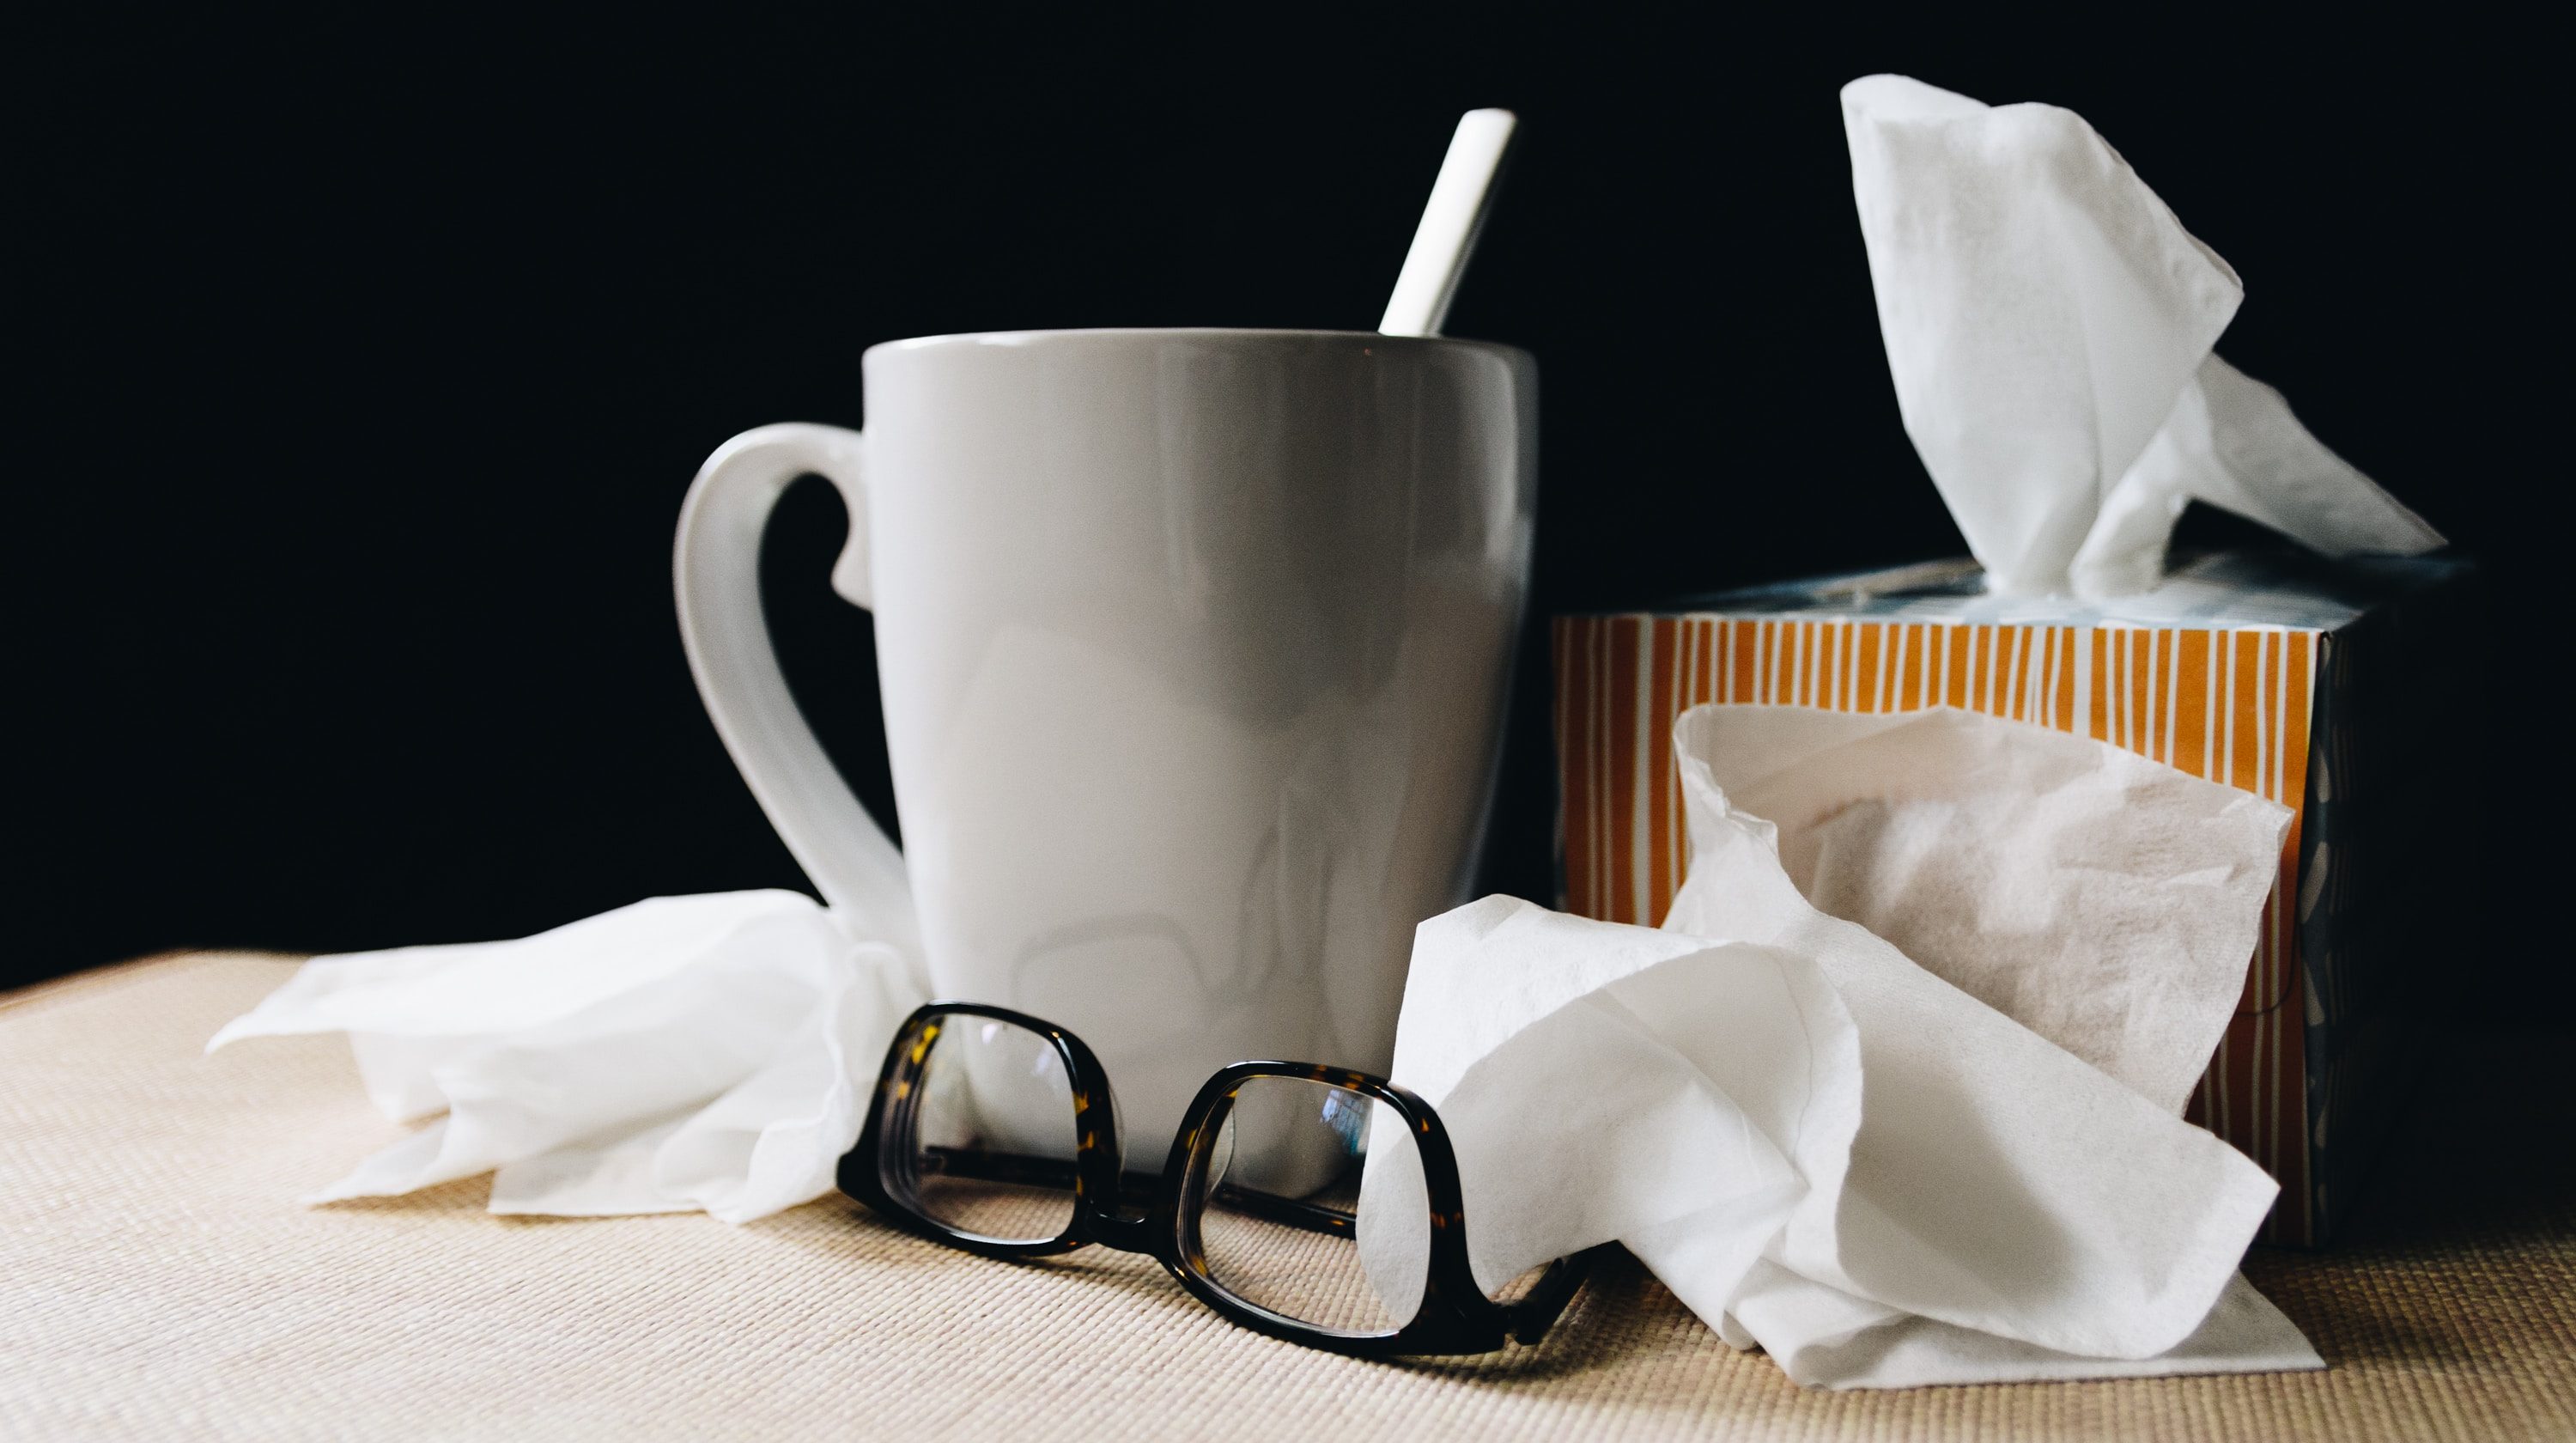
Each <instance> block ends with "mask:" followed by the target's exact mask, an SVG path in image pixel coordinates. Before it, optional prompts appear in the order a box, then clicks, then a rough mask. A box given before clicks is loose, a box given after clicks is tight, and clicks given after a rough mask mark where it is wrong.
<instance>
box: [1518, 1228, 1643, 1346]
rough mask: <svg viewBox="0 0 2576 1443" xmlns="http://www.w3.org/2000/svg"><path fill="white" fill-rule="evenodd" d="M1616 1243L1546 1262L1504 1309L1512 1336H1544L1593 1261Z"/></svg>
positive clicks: (1527, 1339) (1527, 1341)
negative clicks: (1520, 1293)
mask: <svg viewBox="0 0 2576 1443" xmlns="http://www.w3.org/2000/svg"><path fill="white" fill-rule="evenodd" d="M1617 1246H1618V1244H1616V1243H1603V1244H1601V1245H1600V1246H1599V1247H1594V1248H1586V1249H1584V1250H1583V1251H1582V1252H1579V1253H1576V1254H1574V1255H1573V1256H1572V1257H1564V1258H1558V1259H1557V1260H1556V1261H1555V1262H1552V1263H1550V1264H1548V1265H1547V1271H1546V1272H1544V1273H1541V1274H1539V1279H1538V1282H1537V1283H1536V1284H1535V1285H1533V1286H1532V1287H1531V1288H1530V1290H1529V1291H1528V1292H1527V1293H1524V1294H1522V1295H1521V1297H1520V1299H1519V1300H1518V1301H1516V1302H1513V1303H1512V1304H1510V1305H1509V1306H1508V1308H1507V1309H1506V1314H1505V1315H1506V1316H1507V1317H1509V1318H1510V1319H1511V1327H1512V1337H1513V1338H1514V1339H1515V1340H1516V1341H1518V1342H1520V1343H1521V1344H1523V1345H1527V1344H1531V1343H1535V1342H1537V1341H1538V1340H1539V1339H1541V1338H1543V1337H1545V1336H1547V1330H1548V1329H1549V1328H1552V1327H1554V1326H1556V1320H1557V1319H1558V1318H1560V1317H1563V1316H1564V1315H1565V1309H1566V1305H1567V1304H1569V1303H1571V1302H1573V1301H1574V1294H1575V1292H1576V1291H1577V1290H1578V1289H1580V1288H1581V1287H1582V1286H1583V1279H1584V1277H1585V1276H1586V1275H1587V1274H1589V1273H1590V1272H1591V1271H1592V1265H1593V1264H1594V1263H1597V1262H1599V1261H1600V1260H1601V1258H1602V1256H1603V1255H1604V1254H1606V1253H1608V1252H1609V1251H1610V1250H1611V1249H1612V1248H1614V1247H1617Z"/></svg>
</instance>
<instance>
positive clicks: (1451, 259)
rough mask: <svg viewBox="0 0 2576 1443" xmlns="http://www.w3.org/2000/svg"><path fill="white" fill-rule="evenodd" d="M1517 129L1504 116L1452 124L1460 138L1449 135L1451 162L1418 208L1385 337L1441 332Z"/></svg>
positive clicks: (1382, 325) (1481, 113) (1478, 114)
mask: <svg viewBox="0 0 2576 1443" xmlns="http://www.w3.org/2000/svg"><path fill="white" fill-rule="evenodd" d="M1518 123H1519V122H1518V121H1517V120H1516V119H1514V117H1513V115H1512V113H1511V112H1510V111H1508V110H1471V111H1468V112H1467V113H1466V114H1465V115H1462V116H1460V117H1459V118H1458V133H1457V134H1455V135H1453V136H1451V137H1449V158H1448V159H1446V160H1444V161H1442V162H1441V163H1440V178H1439V179H1438V180H1436V181H1433V182H1432V184H1431V200H1430V203H1429V204H1427V205H1425V206H1424V207H1423V208H1422V225H1421V226H1420V228H1418V229H1416V230H1415V231H1414V233H1413V249H1412V250H1410V251H1408V252H1406V253H1405V257H1404V269H1403V270H1402V271H1401V272H1399V273H1398V274H1397V275H1396V278H1395V294H1394V295H1393V296H1392V297H1390V298H1389V299H1388V300H1387V303H1386V319H1385V320H1383V321H1380V322H1378V327H1377V328H1378V329H1379V330H1380V331H1383V332H1385V333H1386V334H1387V335H1390V336H1436V335H1438V334H1440V326H1441V323H1442V322H1444V321H1446V320H1448V319H1449V298H1450V297H1451V296H1454V295H1456V294H1457V293H1458V277H1459V276H1460V275H1461V274H1463V273H1464V272H1465V271H1466V269H1467V258H1468V257H1469V256H1470V255H1473V254H1474V253H1475V249H1476V234H1477V232H1479V231H1481V230H1483V229H1484V226H1485V212H1486V210H1487V208H1488V207H1489V205H1490V204H1491V202H1492V200H1493V198H1494V173H1495V172H1496V171H1497V170H1499V169H1500V168H1501V166H1502V163H1503V152H1504V150H1505V149H1507V148H1508V147H1509V146H1510V145H1511V140H1512V127H1513V126H1515V125H1517V124H1518Z"/></svg>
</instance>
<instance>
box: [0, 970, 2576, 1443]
mask: <svg viewBox="0 0 2576 1443" xmlns="http://www.w3.org/2000/svg"><path fill="white" fill-rule="evenodd" d="M288 969H289V963H288V962H287V961H286V960H285V959H280V958H274V957H260V956H246V955H237V954H199V955H192V956H184V957H172V958H164V959H156V960H152V961H149V962H144V963H136V964H129V965H127V966H125V967H122V968H115V969H109V970H107V971H104V972H99V973H92V974H88V975H85V976H82V977H77V978H73V979H70V980H68V981H65V982H61V983H56V984H51V985H49V986H46V987H41V988H37V989H34V990H32V991H29V992H23V993H19V994H14V995H11V996H8V997H6V998H0V1217H5V1224H0V1228H5V1230H4V1231H0V1279H5V1282H0V1287H5V1289H6V1293H5V1297H6V1300H7V1301H6V1305H5V1306H0V1437H6V1438H9V1439H14V1440H34V1439H43V1438H54V1437H67V1438H68V1437H77V1438H116V1437H129V1436H130V1437H146V1438H155V1439H165V1438H179V1437H224V1436H240V1437H254V1438H261V1439H281V1438H304V1437H312V1438H334V1439H338V1438H352V1437H369V1436H377V1435H385V1436H395V1437H405V1438H430V1437H435V1438H478V1437H507V1438H526V1437H531V1436H542V1437H546V1438H561V1437H580V1436H590V1435H599V1436H607V1437H616V1438H622V1439H624V1438H664V1437H669V1438H689V1439H712V1438H730V1437H745V1438H762V1439H777V1438H796V1437H807V1436H832V1437H894V1436H898V1435H900V1436H902V1437H904V1438H907V1439H932V1438H946V1437H960V1438H1001V1437H1009V1436H1011V1435H1013V1434H1014V1433H1015V1432H1016V1433H1019V1434H1022V1435H1024V1436H1027V1437H1031V1438H1041V1437H1042V1438H1050V1439H1052V1438H1058V1437H1067V1436H1074V1437H1114V1438H1119V1439H1122V1440H1123V1439H1159V1438H1172V1439H1192V1440H1201V1439H1219V1438H1231V1437H1243V1438H1259V1439H1268V1440H1294V1439H1313V1440H1316V1443H1344V1440H1357V1439H1368V1438H1400V1439H1403V1440H1406V1443H1427V1440H1434V1439H1443V1438H1453V1437H1454V1438H1473V1439H1478V1440H1492V1439H1505V1438H1522V1437H1528V1438H1560V1437H1570V1436H1581V1437H1600V1438H1620V1439H1646V1438H1662V1437H1695V1438H1724V1439H1729V1440H1738V1439H1763V1438H1819V1439H1821V1438H1868V1439H1894V1438H2014V1439H2039V1438H2106V1437H2132V1436H2134V1437H2141V1438H2146V1437H2154V1438H2181V1437H2219V1438H2318V1439H2334V1440H2356V1439H2371V1438H2392V1439H2394V1438H2404V1439H2425V1438H2438V1437H2462V1438H2481V1439H2484V1438H2508V1439H2509V1438H2570V1437H2576V1363H2571V1358H2576V1296H2571V1293H2576V1289H2571V1286H2570V1284H2571V1281H2576V1164H2571V1162H2570V1157H2569V1152H2568V1148H2567V1146H2566V1144H2567V1140H2568V1133H2567V1125H2566V1124H2567V1118H2568V1112H2567V1107H2566V1104H2567V1100H2568V1096H2569V1084H2568V1080H2567V1077H2568V1074H2567V1070H2566V1068H2565V1067H2564V1066H2563V1059H2564V1058H2565V1057H2566V1056H2567V1055H2568V1053H2569V1049H2567V1048H2566V1047H2565V1046H2563V1043H2564V1041H2565V1039H2563V1038H2557V1039H2553V1038H2546V1037H2541V1036H2535V1035H2523V1036H2520V1037H2514V1038H2509V1039H2506V1040H2505V1041H2504V1042H2502V1043H2498V1042H2497V1040H2496V1039H2483V1040H2474V1041H2473V1043H2472V1045H2469V1046H2465V1047H2458V1046H2455V1047H2454V1049H2453V1050H2452V1051H2451V1052H2449V1053H2446V1054H2444V1056H2445V1059H2446V1060H2445V1062H2444V1063H2443V1065H2441V1066H2437V1067H2436V1068H2434V1069H2432V1070H2431V1071H2430V1073H2429V1075H2428V1081H2427V1084H2426V1087H2425V1088H2424V1090H2423V1091H2422V1093H2421V1094H2420V1104H2419V1107H2418V1110H2417V1113H2416V1115H2415V1117H2414V1119H2413V1120H2412V1121H2411V1122H2410V1123H2409V1125H2408V1128H2407V1131H2406V1133H2405V1135H2404V1136H2403V1137H2401V1139H2400V1140H2399V1142H2398V1143H2397V1144H2396V1145H2395V1146H2394V1147H2393V1149H2392V1151H2391V1153H2390V1154H2389V1158H2388V1161H2387V1162H2386V1163H2385V1164H2384V1165H2383V1166H2382V1168H2381V1170H2380V1176H2379V1177H2378V1178H2377V1179H2376V1182H2375V1184H2374V1188H2373V1191H2372V1193H2371V1195H2370V1196H2369V1197H2368V1198H2367V1199H2366V1201H2365V1206H2364V1208H2363V1209H2362V1211H2361V1214H2360V1215H2359V1216H2358V1217H2357V1218H2356V1220H2355V1225H2354V1229H2353V1236H2352V1237H2351V1238H2350V1239H2349V1241H2348V1243H2347V1244H2346V1245H2345V1246H2344V1247H2342V1248H2340V1249H2338V1250H2337V1251H2335V1252H2333V1253H2331V1254H2326V1255H2311V1254H2299V1253H2287V1252H2275V1251H2269V1250H2258V1251H2257V1252H2256V1253H2255V1254H2254V1255H2253V1256H2252V1257H2251V1258H2249V1259H2248V1261H2247V1264H2246V1271H2247V1273H2248V1274H2249V1275H2250V1276H2251V1277H2252V1278H2253V1280H2254V1282H2255V1283H2256V1285H2257V1286H2259V1287H2260V1288H2261V1289H2262V1290H2263V1291H2264V1292H2265V1293H2267V1294H2268V1295H2270V1296H2271V1297H2272V1298H2273V1300H2274V1301H2276V1302H2277V1303H2279V1304H2280V1305H2281V1307H2282V1309H2283V1310H2284V1311H2286V1312H2287V1313H2288V1314H2289V1315H2290V1316H2291V1317H2292V1318H2294V1319H2296V1320H2297V1321H2298V1323H2299V1324H2300V1326H2302V1327H2303V1328H2305V1329H2306V1330H2307V1331H2308V1334H2309V1336H2310V1337H2311V1338H2312V1339H2314V1340H2315V1342H2316V1344H2317V1347H2318V1349H2319V1351H2320V1352H2322V1353H2323V1354H2324V1355H2325V1358H2326V1360H2327V1362H2328V1364H2329V1365H2330V1366H2329V1367H2328V1369H2327V1370H2326V1371H2324V1372H2322V1373H2294V1374H2277V1375H2270V1376H2250V1377H2214V1378H2171V1379H2152V1380H2137V1381H2124V1382H2105V1383H2053V1384H2031V1385H2020V1386H2010V1387H1976V1388H1935V1389H1922V1390H1916V1391H1911V1392H1899V1393H1821V1392H1806V1391H1803V1390H1801V1389H1799V1388H1798V1387H1796V1386H1795V1385H1793V1384H1791V1383H1790V1382H1788V1381H1787V1380H1786V1379H1785V1378H1783V1377H1782V1376H1781V1375H1780V1372H1779V1370H1778V1369H1776V1368H1775V1367H1773V1366H1772V1365H1771V1363H1770V1362H1769V1361H1768V1360H1767V1359H1765V1358H1763V1357H1762V1356H1761V1355H1760V1354H1758V1353H1757V1354H1739V1353H1735V1352H1733V1351H1731V1350H1729V1349H1728V1348H1727V1347H1726V1346H1725V1345H1724V1344H1722V1343H1720V1342H1719V1341H1718V1340H1717V1338H1716V1337H1715V1336H1714V1335H1713V1334H1712V1333H1710V1332H1709V1330H1708V1329H1707V1328H1705V1327H1703V1326H1702V1325H1701V1324H1700V1323H1699V1321H1698V1320H1697V1319H1695V1318H1693V1317H1692V1316H1691V1315H1690V1314H1689V1313H1688V1312H1686V1311H1684V1310H1683V1309H1682V1307H1681V1306H1680V1305H1679V1304H1678V1303H1677V1302H1675V1301H1674V1299H1673V1297H1672V1295H1671V1294H1670V1293H1668V1292H1666V1291H1665V1290H1664V1289H1663V1288H1662V1286H1661V1285H1660V1284H1658V1283H1656V1282H1655V1281H1654V1279H1653V1278H1652V1277H1650V1276H1648V1275H1647V1274H1646V1273H1645V1272H1644V1271H1643V1270H1642V1269H1640V1268H1639V1267H1637V1266H1636V1265H1635V1264H1634V1263H1633V1262H1627V1261H1624V1260H1623V1261H1622V1262H1621V1263H1619V1264H1617V1265H1615V1266H1613V1267H1611V1268H1610V1269H1609V1270H1608V1272H1607V1274H1606V1276H1598V1277H1596V1280H1595V1281H1594V1282H1593V1283H1592V1284H1591V1285H1590V1286H1589V1287H1588V1288H1587V1289H1586V1290H1585V1292H1584V1293H1583V1294H1582V1295H1581V1297H1580V1298H1579V1299H1578V1301H1577V1303H1576V1305H1575V1307H1574V1309H1573V1311H1572V1312H1571V1313H1569V1314H1568V1316H1567V1317H1566V1319H1565V1321H1564V1322H1563V1323H1562V1324H1561V1325H1560V1326H1559V1327H1558V1329H1557V1330H1556V1331H1555V1332H1554V1333H1553V1334H1551V1335H1550V1337H1549V1339H1548V1340H1547V1342H1546V1343H1544V1344H1543V1345H1541V1346H1539V1347H1536V1348H1528V1349H1519V1350H1516V1351H1514V1352H1511V1353H1508V1354H1504V1355H1499V1356H1497V1357H1494V1358H1491V1359H1484V1360H1477V1361H1473V1362H1431V1363H1423V1362H1415V1363H1381V1362H1364V1361H1358V1360H1353V1359H1347V1358H1338V1357H1333V1356H1330V1355H1327V1354H1322V1353H1317V1352H1313V1351H1310V1350H1307V1349H1302V1348H1298V1347H1295V1346H1293V1345H1290V1344H1285V1343H1280V1342H1275V1341H1272V1340H1270V1339H1267V1338H1262V1337H1258V1336H1255V1335H1253V1334H1250V1333H1247V1332H1244V1331H1241V1330H1239V1329H1236V1328H1234V1327H1232V1326H1230V1325H1229V1324H1227V1323H1225V1322H1224V1321H1223V1320H1221V1319H1219V1318H1218V1317H1217V1316H1216V1315H1214V1314H1213V1313H1210V1312H1208V1311H1207V1310H1205V1309H1204V1308H1202V1307H1200V1306H1199V1305H1198V1304H1196V1303H1195V1302H1193V1301H1191V1300H1190V1299H1189V1298H1188V1297H1187V1296H1186V1295H1185V1294H1183V1293H1182V1292H1181V1291H1180V1290H1179V1289H1178V1288H1177V1287H1175V1286H1173V1285H1172V1284H1171V1283H1170V1282H1169V1281H1168V1280H1166V1279H1165V1278H1164V1277H1163V1275H1162V1274H1161V1273H1160V1271H1159V1270H1157V1269H1156V1268H1155V1267H1154V1265H1153V1264H1151V1263H1150V1262H1146V1261H1144V1260H1142V1259H1137V1258H1130V1257H1124V1256H1116V1255H1098V1256H1094V1255H1076V1256H1075V1257H1073V1258H1071V1259H1068V1260H1060V1261H1056V1262H1051V1263H1045V1264H1018V1265H1015V1264H1004V1263H995V1262H988V1261H985V1260H982V1259H977V1258H971V1257H966V1256H964V1255H961V1254H958V1253H955V1252H951V1251H948V1250H945V1249H941V1248H938V1247H934V1246H931V1245H929V1244H926V1243H922V1242H919V1241H916V1240H914V1239H912V1238H909V1237H907V1236H905V1235H902V1234H899V1233H896V1232H893V1231H891V1230H889V1229H887V1228H885V1227H883V1226H881V1225H879V1224H877V1223H876V1222H874V1221H872V1220H870V1219H869V1218H867V1217H866V1216H864V1215H862V1214H858V1213H856V1212H855V1211H854V1209H853V1208H852V1207H851V1206H850V1205H848V1204H845V1203H841V1202H838V1201H836V1200H825V1201H821V1202H816V1203H812V1204H808V1205H807V1206H805V1207H802V1208H798V1209H795V1210H793V1211H791V1212H789V1213H786V1214H783V1215H781V1216H779V1217H776V1218H772V1219H769V1220H767V1221H765V1222H761V1223H756V1224H752V1225H750V1226H747V1227H740V1228H734V1227H727V1226H725V1225H724V1224H721V1223H717V1222H714V1221H712V1220H709V1219H707V1218H704V1217H700V1216H694V1215H690V1216H669V1217H652V1218H620V1219H600V1220H580V1221H573V1220H560V1219H507V1218H496V1217H493V1216H490V1215H489V1214H486V1213H484V1212H483V1211H482V1210H481V1209H482V1204H483V1199H484V1192H485V1183H484V1181H483V1180H482V1179H472V1180H468V1181H465V1182H460V1183H455V1184H451V1185H448V1186H445V1187H441V1188H437V1189H435V1190H432V1191H428V1192H424V1193H421V1194H417V1195H414V1196H412V1197H409V1198H401V1199H390V1200H380V1201H374V1202H367V1203H358V1204H343V1205H339V1206H334V1207H326V1208H311V1209H308V1208H303V1207H299V1206H297V1205H296V1204H295V1202H294V1201H293V1199H294V1198H295V1197H296V1196H297V1195H298V1194H299V1193H300V1192H302V1191H303V1190H305V1189H307V1188H311V1187H314V1186H317V1185H319V1184H321V1183H324V1182H328V1181H330V1180H331V1179H333V1178H335V1177H337V1176H338V1175H339V1174H340V1173H341V1172H343V1171H345V1170H346V1168H347V1167H348V1166H349V1164H351V1163H352V1162H354V1161H355V1160H356V1159H357V1158H358V1157H359V1156H361V1155H362V1154H364V1153H366V1152H368V1151H370V1150H372V1149H373V1148H375V1147H378V1146H380V1145H382V1144H383V1143H385V1142H386V1141H388V1140H389V1139H391V1138H392V1137H394V1136H395V1135H397V1132H398V1130H397V1129H395V1128H393V1127H392V1126H390V1125H388V1124H387V1123H386V1122H385V1121H384V1120H383V1119H382V1118H381V1117H379V1116H377V1115H376V1114H375V1113H374V1112H373V1111H372V1110H371V1109H370V1108H369V1107H368V1105H367V1104H366V1102H365V1100H364V1099H363V1098H362V1097H361V1096H360V1094H359V1091H358V1088H357V1084H356V1075H355V1071H354V1069H353V1068H352V1066H351V1064H350V1061H349V1056H348V1050H347V1047H346V1045H345V1044H344V1043H342V1042H341V1041H339V1040H338V1039H336V1038H309V1039H283V1040H275V1041H263V1042H255V1043H246V1044H243V1045H241V1046H238V1047H235V1048H230V1049H227V1050H226V1051H225V1052H224V1053H222V1054H220V1055H218V1056H215V1057H212V1058H208V1057H203V1056H201V1055H200V1053H201V1050H202V1048H203V1046H204V1044H205V1039H206V1038H207V1036H208V1035H210V1034H211V1033H212V1032H213V1031H214V1030H215V1028H216V1026H217V1025H218V1024H220V1023H221V1022H223V1021H224V1020H225V1019H226V1018H228V1017H230V1016H232V1015H233V1014H235V1013H238V1012H240V1011H242V1010H244V1009H246V1008H248V1007H249V1006H250V1005H251V1004H252V1003H254V1002H255V1001H257V1000H258V999H259V998H260V996H261V995H262V994H263V993H265V992H266V991H267V990H268V989H269V988H271V987H274V986H276V985H277V984H278V983H280V982H282V981H283V980H285V978H286V976H287V973H288ZM2473 1059H2474V1065H2471V1061H2472V1060H2473Z"/></svg>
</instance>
